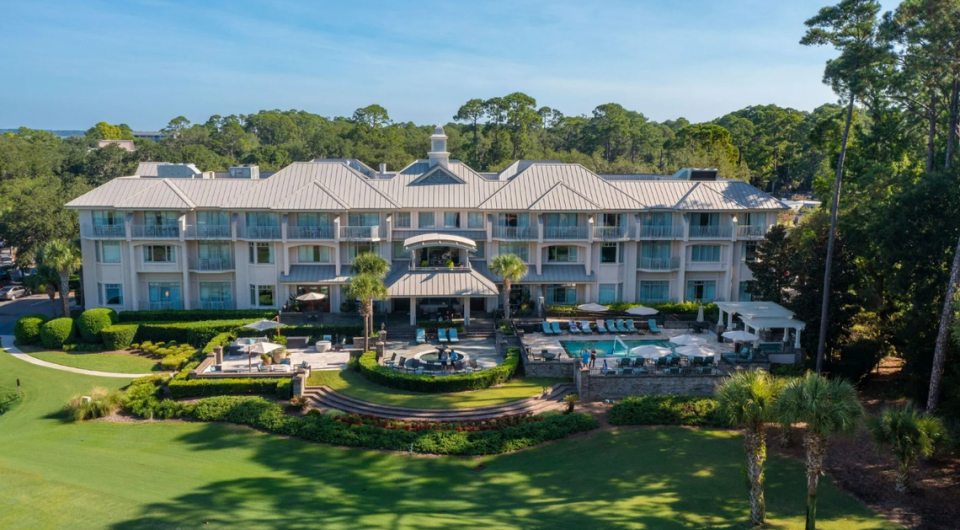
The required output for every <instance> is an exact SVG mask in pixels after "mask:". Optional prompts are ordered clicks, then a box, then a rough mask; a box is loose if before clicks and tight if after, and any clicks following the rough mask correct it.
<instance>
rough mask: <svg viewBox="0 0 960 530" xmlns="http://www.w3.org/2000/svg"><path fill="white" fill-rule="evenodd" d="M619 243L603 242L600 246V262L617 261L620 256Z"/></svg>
mask: <svg viewBox="0 0 960 530" xmlns="http://www.w3.org/2000/svg"><path fill="white" fill-rule="evenodd" d="M619 249H620V243H604V244H603V245H601V246H600V263H617V259H618V258H620V252H619Z"/></svg>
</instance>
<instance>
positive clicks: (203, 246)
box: [197, 243, 230, 260]
mask: <svg viewBox="0 0 960 530" xmlns="http://www.w3.org/2000/svg"><path fill="white" fill-rule="evenodd" d="M197 255H198V256H199V257H200V259H216V260H225V259H230V243H200V244H199V245H197Z"/></svg>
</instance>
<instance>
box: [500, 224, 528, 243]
mask: <svg viewBox="0 0 960 530" xmlns="http://www.w3.org/2000/svg"><path fill="white" fill-rule="evenodd" d="M537 232H538V230H537V229H536V227H533V226H494V227H493V237H494V239H509V240H533V239H537V237H538V234H537Z"/></svg>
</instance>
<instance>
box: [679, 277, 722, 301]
mask: <svg viewBox="0 0 960 530" xmlns="http://www.w3.org/2000/svg"><path fill="white" fill-rule="evenodd" d="M716 299H717V282H716V281H715V280H689V281H688V282H687V300H686V301H687V302H713V301H714V300H716Z"/></svg>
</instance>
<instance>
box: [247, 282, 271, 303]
mask: <svg viewBox="0 0 960 530" xmlns="http://www.w3.org/2000/svg"><path fill="white" fill-rule="evenodd" d="M250 305H251V306H253V307H273V286H272V285H252V284H251V285H250Z"/></svg>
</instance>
